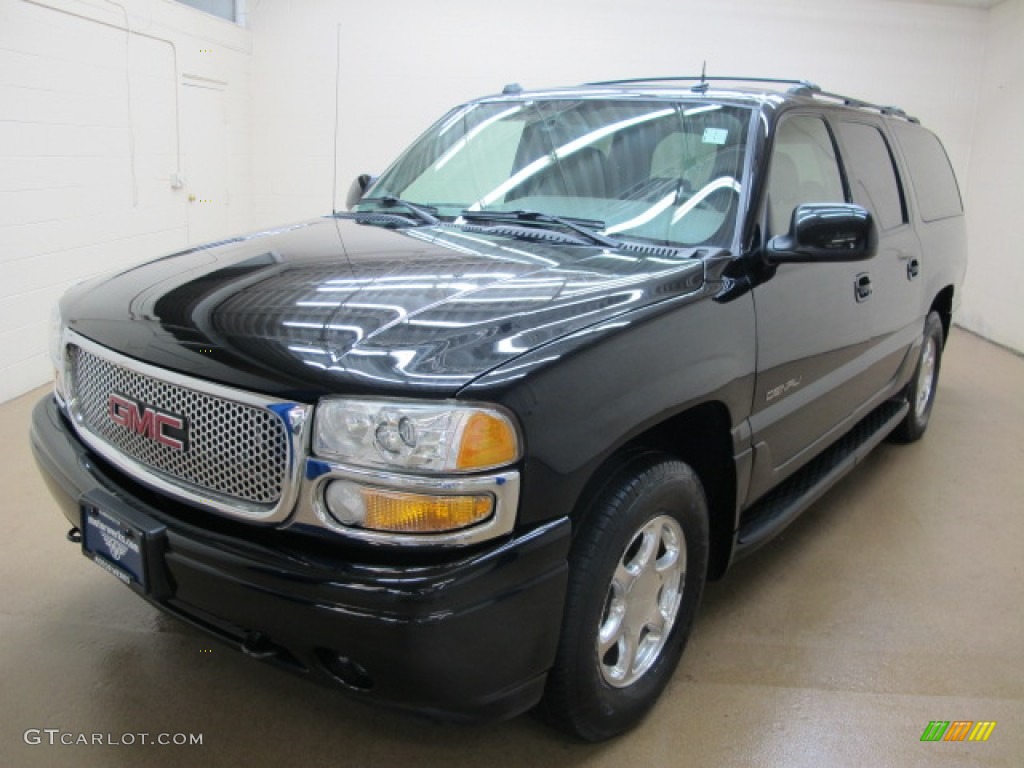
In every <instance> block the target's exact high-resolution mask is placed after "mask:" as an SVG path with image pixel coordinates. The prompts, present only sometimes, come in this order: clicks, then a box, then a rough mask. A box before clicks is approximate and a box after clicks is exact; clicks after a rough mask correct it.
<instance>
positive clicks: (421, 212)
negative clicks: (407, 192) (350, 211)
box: [359, 195, 441, 226]
mask: <svg viewBox="0 0 1024 768" xmlns="http://www.w3.org/2000/svg"><path fill="white" fill-rule="evenodd" d="M359 202H360V203H379V204H380V205H382V206H383V207H385V208H404V209H405V210H407V211H410V212H411V213H413V214H415V215H416V218H418V219H419V220H420V221H422V222H423V223H424V224H430V225H431V226H433V225H434V224H440V223H441V220H440V219H438V218H437V216H435V215H434V214H436V213H437V209H436V208H431V207H429V206H425V205H417V204H416V203H410V202H409V201H408V200H403V199H402V198H400V197H395V196H393V195H385V196H384V197H367V198H364V199H363V200H360V201H359Z"/></svg>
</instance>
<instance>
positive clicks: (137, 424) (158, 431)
mask: <svg viewBox="0 0 1024 768" xmlns="http://www.w3.org/2000/svg"><path fill="white" fill-rule="evenodd" d="M107 415H109V416H110V420H111V421H112V422H114V423H115V424H117V425H119V426H122V427H124V428H125V429H127V430H130V431H132V432H137V433H138V434H140V435H142V436H143V437H148V438H149V439H150V440H153V441H155V442H157V443H160V444H161V445H166V446H167V447H168V448H173V449H174V450H176V451H184V450H186V448H187V443H188V425H187V423H186V421H185V417H184V416H178V415H176V414H173V413H165V412H163V411H160V410H158V409H157V408H155V407H154V406H152V405H147V404H146V403H142V402H139V401H136V400H132V399H131V398H129V397H125V396H124V395H120V394H118V393H117V392H111V393H110V397H108V398H107Z"/></svg>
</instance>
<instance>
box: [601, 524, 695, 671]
mask: <svg viewBox="0 0 1024 768" xmlns="http://www.w3.org/2000/svg"><path fill="white" fill-rule="evenodd" d="M685 576H686V537H685V536H684V534H683V529H682V528H681V527H680V525H679V523H678V522H676V520H675V519H674V518H672V517H669V516H668V515H659V516H658V517H655V518H654V519H653V520H650V521H648V522H647V523H645V524H644V525H643V526H641V527H640V529H639V530H637V531H636V533H634V534H633V536H632V537H631V538H630V541H629V544H628V545H626V548H625V550H624V551H623V552H622V556H621V557H620V558H619V562H618V565H617V566H616V568H615V572H614V573H613V574H612V581H611V584H609V585H608V594H607V596H606V597H605V603H604V610H603V611H602V613H601V620H600V623H599V625H598V631H597V656H598V660H599V662H600V668H601V676H602V677H603V678H604V681H605V682H606V683H608V684H609V685H611V686H614V687H615V688H625V687H626V686H628V685H631V684H633V683H634V682H636V681H637V680H638V679H639V678H640V677H642V676H643V674H644V673H645V672H647V670H649V669H650V668H651V667H652V666H653V665H654V663H655V662H656V661H657V660H658V657H659V655H660V654H661V650H662V648H663V647H664V646H665V641H666V640H667V639H668V636H669V634H670V633H671V632H672V626H673V625H674V624H675V621H676V616H677V615H678V613H679V605H680V603H681V602H682V595H683V584H684V581H685Z"/></svg>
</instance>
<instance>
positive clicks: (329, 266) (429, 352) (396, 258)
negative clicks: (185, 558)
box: [62, 218, 703, 399]
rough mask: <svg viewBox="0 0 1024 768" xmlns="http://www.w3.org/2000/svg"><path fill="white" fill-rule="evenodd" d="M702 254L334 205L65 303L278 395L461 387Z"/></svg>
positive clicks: (192, 362)
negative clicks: (349, 211) (552, 237)
mask: <svg viewBox="0 0 1024 768" xmlns="http://www.w3.org/2000/svg"><path fill="white" fill-rule="evenodd" d="M693 255H694V254H693V253H692V252H685V251H683V252H680V251H674V250H672V249H654V250H652V251H641V250H636V251H633V250H628V251H627V250H621V251H620V250H615V251H610V250H608V249H605V248H599V247H591V246H577V245H565V244H552V243H543V242H540V243H538V242H534V241H523V240H519V239H509V238H508V237H496V236H492V235H488V234H485V233H481V232H478V231H468V230H463V229H460V228H458V227H456V226H453V225H440V226H436V227H419V228H403V229H397V230H396V229H386V228H382V227H379V226H371V225H366V224H360V223H357V222H355V221H352V220H348V219H336V218H323V219H315V220H312V221H308V222H303V223H301V224H296V225H294V226H290V227H285V228H282V229H278V230H273V231H268V232H261V233H257V234H254V235H251V236H248V237H244V238H237V239H234V240H229V241H226V242H223V243H219V244H214V245H211V246H205V247H203V248H199V249H193V250H189V251H184V252H182V253H178V254H174V255H172V256H167V257H164V258H161V259H158V260H156V261H152V262H149V263H146V264H143V265H142V266H139V267H135V268H132V269H129V270H127V271H125V272H121V273H119V274H117V275H114V276H113V277H108V278H104V279H102V280H98V281H94V282H91V283H89V284H86V285H85V286H82V287H81V288H80V289H78V290H75V291H72V293H71V294H69V295H68V296H67V297H66V298H65V300H64V301H63V304H62V313H63V316H64V319H65V322H66V323H67V324H68V325H69V326H70V327H71V329H72V330H74V331H76V332H78V333H80V334H82V335H83V336H86V337H88V338H90V339H92V340H93V341H95V342H97V343H99V344H102V345H104V346H107V347H109V348H111V349H114V350H117V351H119V352H121V353H123V354H126V355H128V356H130V357H134V358H137V359H140V360H144V361H146V362H149V363H152V364H153V365H157V366H161V367H164V368H169V369H172V370H176V371H179V372H182V373H186V374H190V375H195V376H199V377H202V378H206V379H212V380H215V381H219V382H221V383H224V384H228V385H234V386H238V387H242V388H245V389H250V390H255V391H262V392H266V393H268V394H273V395H278V396H283V397H289V398H294V399H313V398H315V397H317V396H319V395H321V394H324V393H326V392H339V393H346V392H377V393H381V394H386V393H390V394H395V393H399V392H403V393H409V392H410V390H418V391H421V392H422V393H424V394H427V393H429V394H433V395H453V394H455V393H456V392H457V391H458V390H459V389H461V388H462V387H463V386H465V385H466V384H468V383H469V382H471V381H472V380H473V379H475V378H477V377H479V376H480V375H482V374H483V373H486V372H487V371H489V370H492V369H494V368H495V367H497V366H500V365H502V364H503V363H506V362H507V361H509V360H511V359H513V358H515V357H517V356H519V355H521V354H523V353H524V352H526V351H528V350H531V349H534V348H536V347H537V346H539V345H542V344H545V343H547V342H550V341H552V340H553V339H556V338H558V337H560V336H563V335H565V334H568V333H572V332H575V331H578V330H580V329H582V328H584V327H587V326H590V325H593V324H595V323H598V322H601V321H603V320H606V319H608V318H610V317H613V316H615V315H619V314H621V313H624V312H627V311H630V310H632V309H635V308H637V307H640V306H644V305H647V304H651V303H653V302H657V301H663V300H665V299H670V298H673V297H676V296H680V295H682V294H687V293H692V292H694V291H696V290H697V289H698V288H699V287H700V285H701V283H702V281H703V264H702V262H700V261H699V260H697V259H695V258H692V256H693Z"/></svg>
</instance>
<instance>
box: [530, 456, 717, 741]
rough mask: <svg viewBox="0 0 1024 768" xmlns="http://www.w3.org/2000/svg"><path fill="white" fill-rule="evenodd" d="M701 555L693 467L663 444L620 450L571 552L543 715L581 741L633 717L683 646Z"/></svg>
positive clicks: (703, 507) (703, 561) (698, 491)
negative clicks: (623, 454) (661, 449)
mask: <svg viewBox="0 0 1024 768" xmlns="http://www.w3.org/2000/svg"><path fill="white" fill-rule="evenodd" d="M707 562H708V512H707V502H706V501H705V497H704V491H703V489H702V487H701V484H700V480H699V479H698V478H697V475H696V474H695V473H694V472H693V470H692V469H690V468H689V467H688V466H687V465H685V464H683V463H682V462H680V461H677V460H675V459H673V458H672V457H670V456H668V455H666V454H662V453H643V454H635V455H632V456H630V457H629V458H628V459H624V460H623V462H622V463H621V464H620V465H619V466H618V468H617V470H615V471H614V472H613V473H612V474H611V479H610V481H609V482H608V484H607V485H606V486H605V487H604V489H603V491H602V492H601V493H600V494H599V495H598V496H597V497H595V499H594V500H593V502H592V503H591V505H590V507H589V509H588V510H587V513H586V515H585V516H584V518H583V523H582V526H581V529H580V531H579V533H578V534H577V537H576V540H575V542H574V544H573V549H572V552H571V553H570V555H569V586H568V594H567V598H566V607H565V614H564V620H563V625H562V635H561V639H560V641H559V647H558V652H557V654H556V658H555V663H554V666H553V667H552V669H551V671H550V672H549V674H548V681H547V688H546V690H545V694H544V700H543V702H542V703H541V713H542V716H543V717H544V718H545V719H546V720H547V721H548V722H549V723H550V724H551V725H554V726H555V727H558V728H560V729H561V730H564V731H566V732H568V733H570V734H572V735H574V736H577V737H579V738H581V739H584V740H586V741H602V740H604V739H608V738H611V737H612V736H616V735H617V734H620V733H622V732H623V731H625V730H627V729H629V728H631V727H632V726H634V725H636V723H638V722H639V721H640V720H641V719H642V718H643V717H644V715H646V714H647V712H648V711H649V710H650V709H651V707H652V706H653V705H654V702H655V701H656V700H657V699H658V696H659V695H660V694H661V692H662V690H664V688H665V686H666V685H667V684H668V681H669V679H670V678H671V677H672V673H673V672H674V671H675V668H676V665H677V664H678V662H679V658H680V656H681V655H682V653H683V648H684V646H685V645H686V640H687V638H688V636H689V634H690V628H691V627H692V625H693V619H694V616H695V615H696V612H697V606H698V605H699V603H700V597H701V592H702V591H703V588H704V580H705V577H706V572H707Z"/></svg>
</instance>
